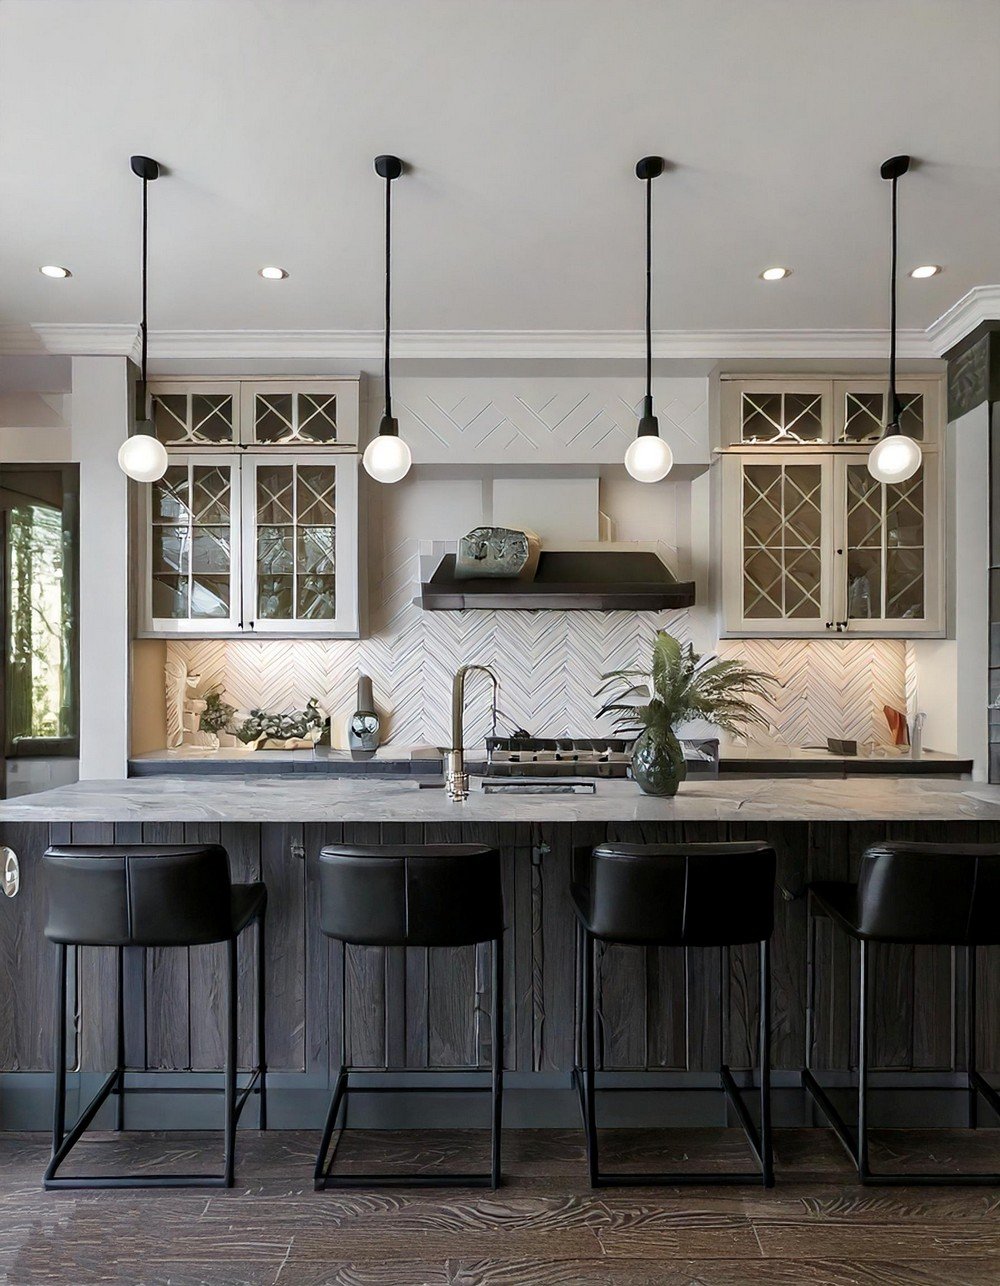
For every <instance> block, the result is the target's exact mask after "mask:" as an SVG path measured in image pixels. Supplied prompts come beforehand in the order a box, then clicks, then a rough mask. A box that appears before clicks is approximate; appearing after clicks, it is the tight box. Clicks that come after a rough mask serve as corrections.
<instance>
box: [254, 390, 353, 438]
mask: <svg viewBox="0 0 1000 1286" xmlns="http://www.w3.org/2000/svg"><path fill="white" fill-rule="evenodd" d="M253 405H254V416H253V431H254V441H255V442H258V443H261V444H262V445H263V444H267V445H271V446H294V445H295V444H297V443H300V444H303V445H307V446H329V445H330V444H331V443H334V442H336V441H337V398H336V395H335V394H333V393H257V394H256V395H255V396H254V403H253Z"/></svg>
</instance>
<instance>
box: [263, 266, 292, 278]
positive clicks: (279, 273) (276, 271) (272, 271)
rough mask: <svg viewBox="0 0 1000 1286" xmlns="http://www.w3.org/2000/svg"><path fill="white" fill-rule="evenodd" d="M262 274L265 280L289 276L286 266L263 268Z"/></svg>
mask: <svg viewBox="0 0 1000 1286" xmlns="http://www.w3.org/2000/svg"><path fill="white" fill-rule="evenodd" d="M260 276H261V277H263V278H264V280H265V281H281V280H282V279H283V278H285V277H287V276H288V273H287V272H286V271H285V270H284V268H273V267H272V268H261V269H260Z"/></svg>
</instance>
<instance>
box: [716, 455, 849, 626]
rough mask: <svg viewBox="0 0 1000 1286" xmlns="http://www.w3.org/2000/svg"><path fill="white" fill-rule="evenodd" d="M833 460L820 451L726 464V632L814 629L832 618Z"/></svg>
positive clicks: (731, 459)
mask: <svg viewBox="0 0 1000 1286" xmlns="http://www.w3.org/2000/svg"><path fill="white" fill-rule="evenodd" d="M831 467H832V461H831V460H830V459H829V458H826V457H822V456H819V455H817V456H816V457H815V458H814V459H809V460H790V459H788V458H787V457H783V456H781V455H779V454H773V455H763V454H762V455H760V456H756V457H753V458H750V457H747V456H729V457H727V458H726V459H725V460H724V461H723V470H724V472H723V486H724V497H723V542H724V543H723V599H724V609H725V624H726V630H727V632H729V633H737V634H760V635H771V634H789V635H802V634H815V633H822V634H826V633H827V632H828V622H830V621H832V612H831V610H830V608H831V577H830V566H829V560H830V550H831V548H832V535H833V524H832V521H831V518H832V512H833V508H832V495H831V491H832V487H831Z"/></svg>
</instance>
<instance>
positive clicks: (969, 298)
mask: <svg viewBox="0 0 1000 1286" xmlns="http://www.w3.org/2000/svg"><path fill="white" fill-rule="evenodd" d="M996 318H1000V285H995V286H976V287H975V288H974V289H973V290H970V291H969V292H968V294H966V295H964V296H963V297H962V298H961V299H960V300H958V302H957V303H955V304H954V305H953V306H952V307H951V308H949V309H948V311H947V312H945V313H943V314H942V315H941V316H940V317H938V318H937V319H936V320H935V321H933V322H932V323H931V324H930V326H928V328H927V329H926V330H925V331H923V330H916V329H913V330H903V331H900V333H899V353H900V356H901V357H911V358H921V357H922V358H935V357H940V356H941V355H942V354H943V353H945V352H947V350H948V349H949V348H951V347H952V346H953V345H954V344H957V343H958V342H959V340H961V339H962V338H963V336H965V335H967V334H968V333H969V332H970V331H972V330H974V329H975V328H976V326H978V325H979V324H980V323H981V322H984V321H988V320H992V319H996ZM886 343H887V332H886V331H884V330H833V329H829V330H815V329H814V330H674V331H656V332H655V333H654V335H653V354H654V356H655V357H657V358H660V359H680V358H686V359H699V360H709V361H712V360H716V359H720V360H721V359H733V358H737V359H738V358H747V359H750V358H767V359H776V360H780V359H782V358H805V359H810V358H811V359H817V360H818V359H823V358H838V357H840V358H866V357H882V356H884V354H885V349H886ZM393 348H394V351H395V354H396V356H397V357H399V358H416V359H439V360H440V359H447V358H479V359H490V358H492V359H498V360H503V359H529V360H542V359H555V358H563V359H585V360H602V359H603V360H606V361H607V360H613V359H616V358H617V359H622V358H625V359H638V358H641V357H642V355H643V352H644V348H643V335H642V332H641V331H624V330H620V331H579V330H537V331H512V330H492V331H491V330H483V331H457V330H452V331H449V330H422V331H421V330H411V331H397V332H396V333H395V334H394V335H393ZM381 352H382V332H381V331H371V330H367V331H347V330H161V331H152V332H150V336H149V355H150V357H151V358H153V359H168V358H179V359H185V358H186V359H190V360H196V359H198V360H206V359H208V360H213V359H217V360H226V359H229V358H298V359H302V358H332V359H337V360H345V359H346V360H360V359H369V358H370V359H375V358H378V357H380V356H381ZM25 353H61V354H73V355H88V356H127V357H131V358H133V360H138V356H139V335H138V329H137V328H136V327H135V326H129V325H111V326H97V325H88V324H85V323H76V324H56V323H49V322H38V323H35V324H32V325H25V326H0V354H5V355H6V354H16V355H22V354H25Z"/></svg>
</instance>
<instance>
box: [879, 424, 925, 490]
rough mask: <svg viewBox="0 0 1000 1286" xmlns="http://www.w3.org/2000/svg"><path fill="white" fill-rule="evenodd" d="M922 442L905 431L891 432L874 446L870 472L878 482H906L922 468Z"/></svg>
mask: <svg viewBox="0 0 1000 1286" xmlns="http://www.w3.org/2000/svg"><path fill="white" fill-rule="evenodd" d="M923 454H924V453H923V452H922V451H921V449H920V443H919V442H914V440H913V439H912V438H908V437H907V436H906V434H905V433H891V434H890V435H889V436H888V437H885V438H883V439H882V441H881V442H878V443H876V444H875V446H873V447H872V449H871V452H870V454H869V456H868V472H869V473H870V474H871V475H872V477H873V478H874V479H875V480H876V481H877V482H905V481H906V480H907V478H912V477H913V475H914V474H915V473H916V471H917V470H918V469H919V468H920V461H921V460H922V459H923Z"/></svg>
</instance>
